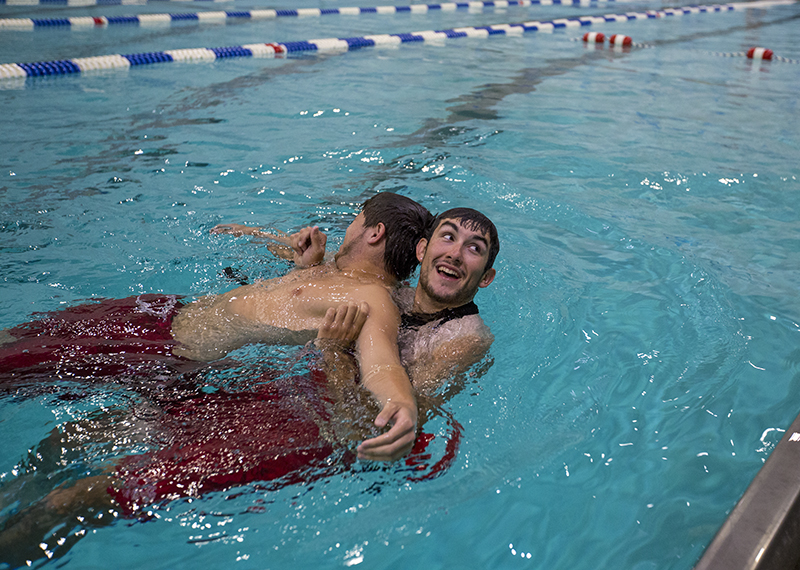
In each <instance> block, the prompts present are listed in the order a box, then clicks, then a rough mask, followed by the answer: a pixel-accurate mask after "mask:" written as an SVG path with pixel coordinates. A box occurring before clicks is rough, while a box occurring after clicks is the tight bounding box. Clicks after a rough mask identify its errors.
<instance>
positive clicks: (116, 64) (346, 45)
mask: <svg viewBox="0 0 800 570" xmlns="http://www.w3.org/2000/svg"><path fill="white" fill-rule="evenodd" d="M796 1H797V0H763V1H756V2H738V3H734V4H714V5H707V6H689V7H683V8H667V9H665V10H650V11H647V12H628V13H626V14H609V15H605V16H583V17H580V18H575V19H570V18H559V19H555V20H551V21H545V22H539V21H533V22H525V23H522V24H496V25H493V26H481V27H465V28H454V29H451V30H438V31H433V30H427V31H422V32H412V33H406V34H378V35H368V36H361V37H353V38H325V39H318V40H307V41H293V42H282V43H263V44H262V43H259V44H248V45H242V46H231V47H221V48H194V49H177V50H167V51H158V52H147V53H137V54H129V55H119V54H115V55H105V56H97V57H83V58H75V59H62V60H56V61H44V62H35V63H5V64H0V79H20V78H26V77H41V76H48V75H67V74H72V73H83V72H87V71H96V70H106V69H128V68H130V67H132V66H136V65H148V64H153V63H165V62H170V61H184V62H198V61H214V60H216V59H223V58H229V57H275V56H276V55H278V56H280V55H286V54H290V53H300V52H309V51H316V52H319V53H343V52H346V51H349V50H354V49H359V48H364V47H376V46H398V45H400V44H404V43H410V42H442V41H444V40H447V39H455V38H487V37H489V36H495V35H508V36H521V35H522V34H523V33H525V32H535V31H539V30H543V31H553V30H555V29H559V28H580V27H582V26H591V25H593V24H603V23H605V22H628V21H631V20H645V19H655V18H664V17H669V16H683V15H685V14H700V13H708V12H728V11H731V10H745V9H749V8H769V7H772V6H783V5H789V4H795V3H796Z"/></svg>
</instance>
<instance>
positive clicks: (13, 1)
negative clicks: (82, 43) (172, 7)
mask: <svg viewBox="0 0 800 570" xmlns="http://www.w3.org/2000/svg"><path fill="white" fill-rule="evenodd" d="M154 2H233V0H0V6H47V7H53V6H69V7H71V8H80V7H83V6H143V5H145V4H152V3H154Z"/></svg>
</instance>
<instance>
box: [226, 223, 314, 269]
mask: <svg viewBox="0 0 800 570" xmlns="http://www.w3.org/2000/svg"><path fill="white" fill-rule="evenodd" d="M211 233H212V234H230V235H234V236H243V235H247V236H253V237H259V238H266V239H269V240H272V241H274V242H276V243H277V246H270V248H269V250H270V251H271V252H272V253H273V254H275V255H277V256H278V257H282V258H283V259H288V260H290V261H294V263H295V265H296V266H297V267H298V268H303V267H311V266H312V265H318V264H320V263H322V262H323V260H324V259H325V246H326V244H327V242H328V236H326V235H325V234H324V233H322V232H321V231H319V227H317V226H308V227H306V228H303V229H302V230H300V231H299V232H296V233H293V234H291V235H289V234H285V233H283V232H276V233H269V232H265V231H264V230H263V228H262V227H261V226H245V225H243V224H218V225H216V226H214V227H213V228H211Z"/></svg>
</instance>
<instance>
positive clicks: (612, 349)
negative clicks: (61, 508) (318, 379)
mask: <svg viewBox="0 0 800 570" xmlns="http://www.w3.org/2000/svg"><path fill="white" fill-rule="evenodd" d="M297 4H298V5H297V6H293V7H306V6H308V7H318V6H321V7H328V5H327V4H325V6H322V4H319V5H318V4H316V3H314V2H308V1H305V2H298V3H297ZM383 4H389V3H388V2H383ZM173 6H175V5H167V4H165V3H162V4H148V5H146V6H142V7H139V6H126V7H113V8H112V7H107V8H103V7H91V8H81V9H66V8H54V7H45V6H43V7H25V8H24V9H23V8H20V7H14V8H12V7H10V6H8V7H7V6H3V7H0V15H2V16H3V17H22V16H23V15H24V16H31V15H35V16H36V17H60V16H59V15H66V14H69V15H99V14H107V13H113V14H115V15H116V14H120V13H144V12H145V11H148V12H150V13H153V12H168V11H177V10H179V9H180V10H194V11H197V10H202V9H226V10H230V9H234V8H233V6H234V5H230V4H228V5H223V7H220V6H218V5H214V6H213V7H212V8H208V7H207V6H202V5H200V3H192V5H191V6H187V5H184V4H181V5H180V6H179V7H178V8H174V7H173ZM663 6H666V4H664V5H662V4H658V3H653V2H648V3H641V4H637V3H630V4H625V5H619V4H614V3H610V4H606V5H600V6H593V7H577V6H575V7H572V6H569V7H568V6H549V7H531V8H511V7H510V8H507V9H505V10H496V11H495V10H485V11H483V12H468V11H463V12H462V11H459V12H456V13H451V14H447V13H433V12H432V13H429V14H427V15H409V14H406V15H401V14H397V15H395V16H388V17H387V16H377V15H375V16H369V15H362V16H358V17H341V16H324V17H321V18H317V19H314V18H304V19H289V18H284V19H279V20H275V21H266V22H240V23H235V24H228V25H222V26H191V25H176V26H172V27H168V28H159V29H158V30H155V31H154V30H152V29H144V28H137V27H123V29H119V28H108V29H103V30H88V31H84V32H77V31H70V30H69V29H57V30H53V29H43V30H36V31H34V32H9V31H2V32H0V33H2V36H0V58H2V62H3V63H7V62H29V61H45V60H53V59H60V58H65V57H84V56H90V55H105V54H113V53H135V52H139V51H155V50H163V49H175V48H189V47H217V46H230V45H241V44H246V43H253V42H258V41H261V42H272V41H278V42H280V41H291V40H307V39H312V38H322V37H348V36H356V35H364V34H368V33H400V32H412V31H417V30H425V29H447V28H454V27H458V26H474V25H487V24H495V23H514V22H523V21H529V20H534V19H539V20H545V19H553V18H557V17H569V18H574V17H578V16H580V15H594V14H604V13H613V12H624V11H629V10H645V9H658V8H661V7H663ZM254 7H265V6H255V5H244V4H240V3H239V2H237V3H235V8H236V9H251V8H254ZM798 18H800V9H799V8H798V5H797V4H793V5H788V6H775V7H771V8H768V9H759V10H746V11H735V12H726V13H713V14H694V15H686V16H683V17H670V18H662V19H657V20H642V21H631V22H627V23H614V24H612V23H607V24H603V25H602V26H597V27H594V28H593V31H602V32H604V33H605V34H607V35H608V34H611V33H623V34H627V35H630V36H631V37H632V38H633V40H634V42H637V43H639V44H645V45H646V47H642V46H639V47H635V48H633V49H631V50H627V51H615V50H612V49H609V48H608V47H607V45H606V47H604V48H602V49H596V48H594V47H588V46H586V45H584V44H583V43H582V42H580V41H577V40H579V39H580V37H581V36H582V34H583V33H584V32H585V31H586V30H585V29H577V30H575V29H571V30H564V31H556V32H554V33H531V34H526V35H524V36H522V37H491V38H488V39H485V40H478V39H458V40H451V41H447V42H445V43H443V44H441V45H429V44H425V45H421V44H404V45H403V46H401V47H399V48H396V49H372V48H366V49H362V50H358V51H351V52H348V53H345V54H341V55H318V54H303V55H298V56H290V57H287V58H276V59H255V58H243V59H231V60H218V61H216V62H213V63H200V64H181V63H168V64H159V65H152V66H145V67H141V68H133V69H130V70H129V71H127V72H120V71H109V72H103V73H98V74H93V75H92V74H84V75H75V76H63V77H47V78H39V79H28V80H27V81H26V82H24V83H22V84H20V83H19V82H9V83H7V84H5V86H6V87H7V88H6V89H3V90H1V91H0V101H1V102H2V103H1V104H2V108H3V116H4V118H3V136H2V137H0V166H1V167H2V168H0V176H2V182H0V211H1V212H2V213H1V214H0V215H1V216H2V217H1V218H0V233H1V234H2V241H0V248H1V249H0V251H2V255H0V273H1V274H2V295H1V296H0V328H4V327H10V326H13V325H16V324H19V323H22V322H25V321H28V320H30V319H31V318H33V316H34V313H36V312H41V311H49V310H56V309H59V308H63V307H66V306H71V305H75V304H78V303H80V302H83V301H85V300H87V299H91V298H95V297H112V298H118V297H126V296H130V295H135V294H140V293H154V292H163V293H179V294H185V295H189V296H200V295H203V294H207V293H216V292H222V291H225V290H228V289H230V288H231V287H233V286H234V285H235V283H232V282H231V281H230V280H229V279H227V278H225V276H224V273H223V270H224V269H225V268H226V267H231V268H233V269H235V270H236V271H237V272H239V273H240V274H242V275H246V276H248V278H249V279H251V280H252V279H257V278H267V277H272V276H276V275H279V274H281V273H282V272H284V271H286V269H287V266H286V265H285V264H284V263H283V262H280V261H277V260H275V259H274V258H272V256H271V255H270V254H269V252H268V251H267V249H266V247H265V245H264V244H259V243H254V242H251V241H249V240H248V239H246V238H239V239H235V238H230V237H226V236H211V235H209V232H208V230H209V229H210V228H211V227H213V226H214V225H215V224H217V223H221V222H239V223H250V224H262V225H269V226H274V227H277V228H281V229H284V230H291V229H297V228H300V227H303V226H305V225H308V224H319V225H320V226H321V227H323V229H324V230H325V231H327V232H328V233H329V234H330V236H331V244H332V246H333V247H337V246H338V244H339V243H340V242H341V239H342V237H343V235H344V229H345V228H346V227H347V224H348V223H349V222H350V220H351V219H352V217H353V214H354V213H355V211H356V208H355V206H356V205H357V204H358V203H360V202H362V201H363V199H364V198H365V197H368V196H369V195H371V194H372V193H374V192H376V191H383V190H388V191H394V192H399V193H402V194H404V195H407V196H409V197H411V198H414V199H416V200H418V201H419V202H421V203H422V204H423V205H425V206H426V207H428V208H429V209H430V210H431V211H442V210H444V209H447V208H450V207H453V206H460V205H469V206H472V207H475V208H477V209H479V210H481V211H483V212H484V213H486V214H487V215H489V216H490V217H491V218H492V219H493V220H494V221H495V223H496V224H497V226H498V228H499V230H500V238H501V251H500V255H499V257H498V260H497V263H496V268H497V271H498V275H497V278H496V280H495V282H494V283H493V284H492V285H491V286H490V287H488V288H487V289H485V290H481V291H480V293H479V294H478V296H477V297H476V301H477V303H478V305H479V306H480V309H481V314H482V315H483V317H484V320H485V321H486V322H487V324H489V326H490V327H491V328H492V331H493V332H494V334H495V337H496V340H495V343H494V345H493V347H492V350H491V354H490V363H491V366H490V367H489V368H488V371H486V372H485V374H483V375H476V376H474V377H471V378H470V380H469V381H468V382H467V384H466V387H465V389H464V390H463V391H462V392H460V393H459V394H458V395H456V396H455V397H453V398H452V399H451V400H450V401H449V402H448V403H447V404H446V409H447V411H449V412H450V413H452V414H453V416H454V417H455V418H456V419H457V420H458V422H460V423H461V424H462V425H463V426H464V433H463V438H462V441H461V446H460V449H459V452H458V455H457V458H456V460H455V463H454V464H453V465H452V466H451V467H450V468H449V469H448V470H447V471H446V472H445V473H444V474H443V475H442V476H441V477H438V478H435V479H432V480H427V481H421V482H414V481H409V480H408V479H407V477H406V473H405V472H403V471H402V470H401V469H398V468H394V467H381V468H374V467H371V466H369V465H364V464H357V465H355V466H353V467H352V468H350V469H343V470H342V471H341V472H339V473H338V474H335V475H333V476H330V477H326V478H324V479H322V480H318V481H315V482H312V483H308V484H295V485H288V486H284V487H282V488H278V489H270V490H264V489H261V488H259V487H258V486H255V485H254V486H252V487H250V488H248V489H244V490H243V489H236V490H234V491H231V492H226V493H214V494H210V495H207V496H205V497H203V498H202V499H200V500H195V501H192V502H189V501H176V502H174V503H172V504H169V505H167V506H165V507H164V508H163V509H162V510H161V511H160V512H159V514H160V518H157V519H155V520H151V521H148V522H133V521H130V520H120V521H118V522H116V523H115V524H113V525H112V526H108V527H105V528H100V529H88V531H87V536H85V537H84V538H83V539H82V540H80V541H78V542H77V543H76V544H75V545H74V546H73V547H72V548H71V549H70V550H69V551H68V552H66V553H65V554H63V556H61V557H60V558H56V559H54V560H53V561H50V562H48V561H47V560H40V561H39V562H38V564H40V565H43V566H44V567H49V566H56V565H64V566H65V567H68V568H82V569H85V568H102V567H105V566H106V565H107V561H108V559H109V558H108V557H109V556H110V555H111V554H112V553H113V556H114V560H115V565H116V566H117V567H118V568H142V567H147V568H175V567H183V566H190V565H191V566H197V567H220V566H223V565H231V566H232V565H234V564H235V565H236V567H239V568H259V569H261V568H287V567H292V568H306V567H307V568H319V567H339V566H359V565H360V566H363V567H368V568H390V567H391V568H394V567H425V568H540V569H548V570H551V569H567V568H569V569H586V570H589V569H596V568H619V569H631V570H633V569H635V570H641V569H646V568H658V569H665V568H675V569H688V568H691V567H692V566H693V565H694V564H695V562H696V561H697V559H698V558H699V557H700V556H701V555H702V552H703V550H704V548H705V546H706V545H707V544H708V543H709V542H710V540H711V539H712V538H713V536H714V534H715V532H716V531H717V529H718V528H719V526H720V525H721V524H722V522H723V521H724V520H725V517H726V514H727V513H728V512H729V510H730V509H731V508H732V507H733V505H734V504H735V503H736V501H737V499H738V498H739V497H740V496H741V494H742V493H743V492H744V490H745V489H746V487H747V485H748V484H749V482H750V481H751V480H752V478H753V476H754V475H755V474H756V472H757V471H758V469H759V468H760V467H761V465H762V464H763V462H764V461H765V459H766V458H767V457H768V455H769V453H770V451H771V450H772V448H773V447H774V445H775V444H776V443H777V441H778V440H779V439H780V436H781V434H782V430H783V429H785V427H786V426H788V425H789V423H790V422H791V420H792V419H793V418H794V417H795V416H796V415H797V413H798V412H800V402H797V401H796V394H797V393H798V389H800V352H798V348H797V342H798V334H799V333H800V324H798V323H800V309H799V308H798V305H797V299H798V283H799V282H800V264H798V262H797V260H798V259H800V256H798V253H800V225H799V224H798V221H797V220H798V219H800V215H798V214H800V212H798V201H797V193H798V191H800V184H799V183H798V176H800V168H798V163H797V156H798V151H800V131H798V129H797V128H796V125H797V124H798V119H800V116H799V115H800V111H799V110H798V105H797V93H798V92H800V64H797V63H792V62H785V61H772V62H766V61H765V62H754V61H751V60H748V59H746V58H745V57H741V56H729V57H725V56H723V55H722V54H737V53H741V52H744V51H746V50H747V49H748V48H749V47H753V46H763V47H768V48H770V49H772V50H773V51H774V52H775V54H777V55H781V56H783V57H785V58H788V59H790V60H798V59H800V47H798V46H797V43H796V41H794V38H795V35H796V34H794V33H793V32H794V30H795V28H796V26H797V19H798ZM245 352H247V351H245ZM248 354H249V353H248ZM263 357H269V358H275V359H281V358H283V359H286V360H287V361H289V362H293V360H292V359H295V358H296V357H297V350H296V349H280V350H278V349H269V350H267V349H255V351H254V352H253V354H249V355H245V361H247V362H251V364H253V366H257V365H258V361H259V359H260V358H263ZM248 359H249V360H248ZM212 380H214V379H213V378H209V382H211V381H212ZM59 396H60V392H59V390H57V389H56V390H52V391H49V392H48V391H45V392H44V393H34V394H25V395H24V397H23V396H22V395H16V396H15V395H14V394H13V393H8V392H6V393H5V394H3V395H2V396H0V418H2V420H0V441H2V442H3V443H2V453H0V482H2V485H3V486H4V487H5V486H6V485H11V484H12V482H13V480H14V475H13V470H14V469H15V468H17V467H18V466H19V465H20V464H21V463H23V462H24V461H25V460H26V458H27V457H28V452H29V450H30V449H35V447H36V446H37V444H38V442H40V441H41V440H42V439H43V438H45V437H46V436H47V434H48V433H49V432H50V431H51V430H52V429H53V428H54V427H56V426H58V425H61V424H63V423H64V422H66V421H68V420H74V419H81V418H85V417H87V416H89V415H90V414H92V412H94V411H96V410H102V409H105V408H108V407H110V406H113V405H119V404H120V402H122V403H124V402H125V401H126V398H128V396H127V395H126V394H125V391H124V390H120V389H119V388H118V387H114V388H109V389H106V390H104V389H102V388H97V387H94V388H92V389H86V391H85V393H84V395H83V397H81V398H78V399H67V398H63V397H59ZM445 427H446V426H445V425H444V424H443V423H442V422H441V421H434V422H432V423H431V425H429V426H428V427H427V429H428V430H430V431H434V432H436V433H440V432H441V431H442V430H444V429H445ZM93 453H99V452H96V451H87V455H86V457H84V458H82V459H79V460H76V463H75V464H71V465H70V466H68V467H69V468H71V469H80V465H83V464H88V463H90V462H91V461H92V460H93V459H97V457H96V456H93V455H92V454H93ZM104 453H105V452H104ZM82 462H83V463H82ZM76 465H77V466H78V467H76ZM65 469H67V467H65ZM56 479H57V478H56ZM55 484H56V483H51V482H50V480H49V479H47V474H44V473H43V474H41V477H40V478H39V479H38V480H37V482H36V485H38V486H39V487H41V488H44V489H47V488H48V485H55ZM5 488H10V487H5ZM2 489H3V487H0V494H2V493H3V491H2ZM9 500H11V498H9V497H8V496H4V497H3V505H6V504H7V503H8V501H9ZM19 506H20V505H17V507H19ZM4 508H5V510H4V511H0V515H2V516H6V515H7V513H8V512H10V511H9V509H12V508H14V507H13V506H12V507H4ZM78 530H80V529H76V532H77V531H78Z"/></svg>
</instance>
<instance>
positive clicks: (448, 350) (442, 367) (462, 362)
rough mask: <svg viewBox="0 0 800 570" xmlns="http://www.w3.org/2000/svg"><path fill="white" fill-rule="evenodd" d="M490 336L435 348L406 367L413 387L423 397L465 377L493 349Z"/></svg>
mask: <svg viewBox="0 0 800 570" xmlns="http://www.w3.org/2000/svg"><path fill="white" fill-rule="evenodd" d="M493 340H494V337H492V335H491V334H489V335H488V336H481V335H477V334H467V335H463V336H457V337H455V338H453V339H451V340H449V341H446V342H443V343H441V344H438V345H437V346H435V347H434V348H433V350H431V351H429V352H427V353H426V354H424V355H422V356H420V357H419V358H417V359H416V360H415V361H414V362H412V363H411V364H410V365H409V366H408V375H409V376H410V377H411V378H413V379H414V387H415V388H416V389H417V391H418V392H420V393H423V394H429V395H430V394H434V393H436V392H437V391H438V390H439V388H441V386H442V384H443V383H445V382H447V381H448V380H451V379H453V378H457V377H459V376H461V375H463V374H464V373H466V372H467V371H468V370H469V369H470V368H471V367H472V366H473V365H474V364H476V363H477V362H480V360H481V359H482V358H483V357H484V356H486V353H487V352H488V351H489V348H490V347H491V346H492V341H493Z"/></svg>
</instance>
